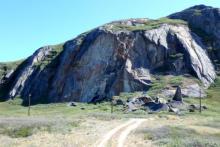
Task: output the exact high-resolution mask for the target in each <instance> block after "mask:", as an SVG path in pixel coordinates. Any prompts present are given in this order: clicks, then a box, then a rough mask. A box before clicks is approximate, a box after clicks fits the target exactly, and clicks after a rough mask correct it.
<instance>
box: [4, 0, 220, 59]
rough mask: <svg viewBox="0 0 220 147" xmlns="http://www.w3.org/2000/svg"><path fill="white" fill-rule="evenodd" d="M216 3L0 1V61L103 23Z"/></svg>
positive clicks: (202, 0) (216, 0)
mask: <svg viewBox="0 0 220 147" xmlns="http://www.w3.org/2000/svg"><path fill="white" fill-rule="evenodd" d="M196 4H206V5H210V6H214V7H220V0H0V61H13V60H18V59H22V58H26V57H28V56H29V55H31V54H32V53H33V52H34V51H35V50H36V49H38V48H39V47H41V46H45V45H52V44H58V43H62V42H64V41H67V40H69V39H72V38H74V37H75V36H77V35H78V34H80V33H83V32H85V31H87V30H90V29H92V28H94V27H97V26H100V25H102V24H105V23H107V22H110V21H113V20H119V19H126V18H152V19H156V18H159V17H163V16H166V15H169V14H171V13H174V12H177V11H180V10H183V9H185V8H188V7H190V6H193V5H196Z"/></svg>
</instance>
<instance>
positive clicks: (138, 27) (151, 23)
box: [112, 17, 187, 31]
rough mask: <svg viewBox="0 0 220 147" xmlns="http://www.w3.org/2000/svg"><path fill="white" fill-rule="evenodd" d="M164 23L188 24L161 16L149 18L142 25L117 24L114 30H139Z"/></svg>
mask: <svg viewBox="0 0 220 147" xmlns="http://www.w3.org/2000/svg"><path fill="white" fill-rule="evenodd" d="M162 24H170V25H187V22H185V21H183V20H179V19H169V18H166V17H164V18H160V19H157V20H148V21H147V22H145V23H143V24H141V25H135V26H129V25H122V24H115V25H114V26H113V28H112V29H113V30H128V31H137V30H152V29H156V28H159V27H160V26H161V25H162Z"/></svg>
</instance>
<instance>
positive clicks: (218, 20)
mask: <svg viewBox="0 0 220 147" xmlns="http://www.w3.org/2000/svg"><path fill="white" fill-rule="evenodd" d="M169 18H172V19H182V20H185V21H187V22H188V23H189V26H190V28H191V29H192V31H193V32H195V33H196V34H198V35H199V36H200V37H201V38H202V41H203V42H204V44H205V45H206V46H207V49H208V53H209V57H210V58H211V59H212V60H213V63H214V65H215V67H216V70H220V66H219V63H220V9H219V8H213V7H208V6H205V5H197V6H194V7H191V8H189V9H186V10H184V11H181V12H178V13H175V14H172V15H170V16H169Z"/></svg>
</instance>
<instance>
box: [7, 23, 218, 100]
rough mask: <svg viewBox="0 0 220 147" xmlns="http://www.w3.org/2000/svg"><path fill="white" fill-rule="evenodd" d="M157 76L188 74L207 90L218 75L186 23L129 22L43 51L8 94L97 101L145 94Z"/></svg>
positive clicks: (18, 74)
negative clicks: (118, 96)
mask: <svg viewBox="0 0 220 147" xmlns="http://www.w3.org/2000/svg"><path fill="white" fill-rule="evenodd" d="M171 22H172V23H171ZM155 23H157V25H156V27H155ZM152 24H153V25H152ZM155 73H160V74H161V73H166V74H173V75H181V74H184V73H188V74H191V75H193V76H195V77H197V78H198V79H200V80H201V81H202V83H203V84H204V85H205V86H206V87H208V86H209V85H210V84H211V83H213V81H214V79H215V77H216V75H215V70H214V67H213V65H212V62H211V61H210V59H209V57H208V55H207V53H206V46H205V45H204V44H203V42H202V40H201V38H200V37H199V36H198V35H196V34H194V33H192V32H191V30H190V29H189V28H188V26H187V25H184V24H182V23H177V22H176V21H174V22H173V21H172V20H169V21H167V22H164V21H163V23H161V22H160V21H159V20H158V21H155V22H154V23H152V21H151V20H148V19H134V20H133V19H130V20H124V21H116V22H113V23H109V24H106V25H104V26H101V27H98V28H96V29H94V30H92V31H90V32H87V33H84V34H82V35H80V36H78V37H77V38H75V39H73V40H69V41H67V42H65V43H64V44H63V45H59V46H47V47H43V48H40V49H39V50H37V51H36V52H35V53H34V54H33V55H32V56H31V57H29V58H28V59H27V60H26V61H25V62H24V63H23V64H22V65H20V67H18V69H17V70H16V71H15V72H14V73H13V74H12V75H11V77H10V78H9V80H8V81H7V87H8V89H7V90H4V91H5V92H6V94H5V96H6V97H11V98H13V97H15V96H16V95H21V96H22V97H23V98H24V100H26V98H27V96H28V95H29V94H31V96H32V98H31V99H32V103H44V102H45V103H47V102H64V101H80V102H95V101H100V100H103V99H105V98H110V97H111V96H113V95H118V94H119V93H120V92H133V91H147V90H148V89H149V88H150V87H151V86H152V75H153V74H155Z"/></svg>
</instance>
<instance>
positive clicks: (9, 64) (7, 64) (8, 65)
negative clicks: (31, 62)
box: [0, 60, 24, 77]
mask: <svg viewBox="0 0 220 147" xmlns="http://www.w3.org/2000/svg"><path fill="white" fill-rule="evenodd" d="M23 61H24V60H18V61H13V62H0V77H2V75H3V74H4V73H5V71H4V67H6V68H7V71H6V72H8V71H10V70H14V69H16V68H17V67H18V65H20V64H21V63H22V62H23Z"/></svg>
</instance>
